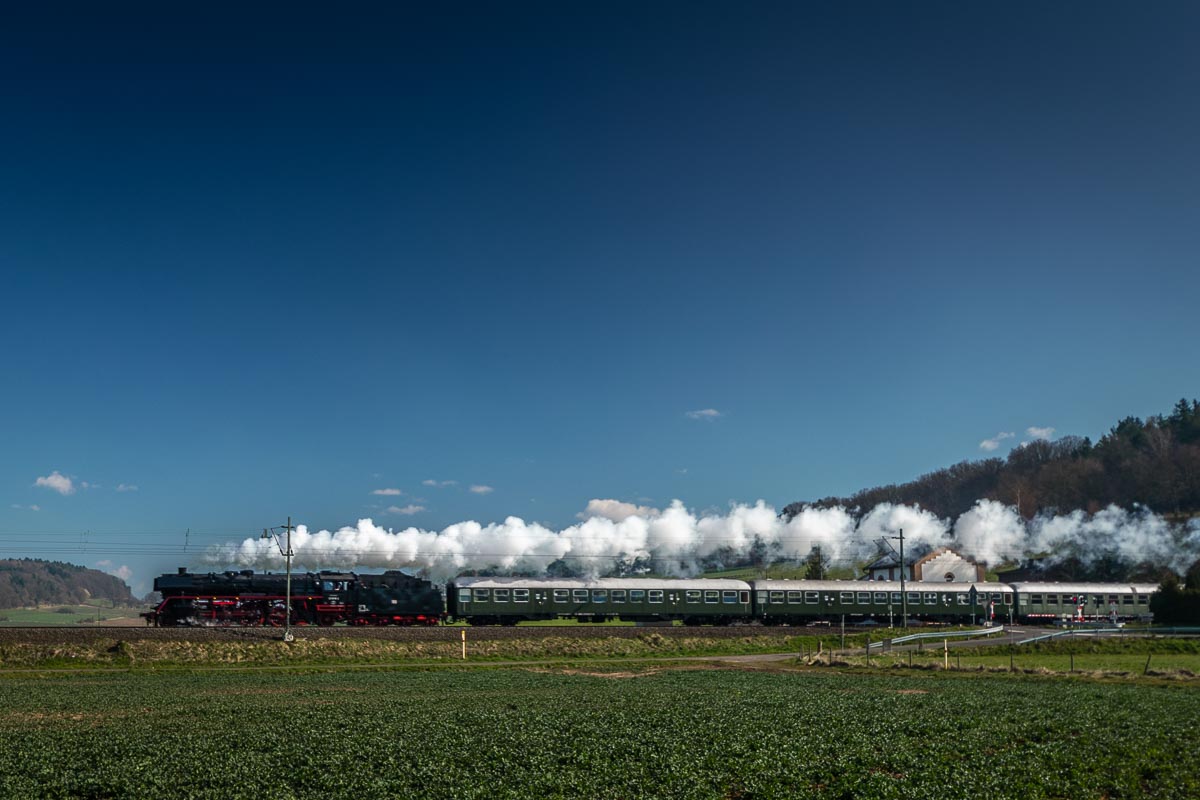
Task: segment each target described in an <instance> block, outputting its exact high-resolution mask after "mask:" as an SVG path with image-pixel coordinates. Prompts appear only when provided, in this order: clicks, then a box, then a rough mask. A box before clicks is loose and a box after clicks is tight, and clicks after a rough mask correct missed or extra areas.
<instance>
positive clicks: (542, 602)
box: [446, 578, 751, 625]
mask: <svg viewBox="0 0 1200 800" xmlns="http://www.w3.org/2000/svg"><path fill="white" fill-rule="evenodd" d="M446 607H447V612H448V614H449V616H450V617H452V618H453V619H456V620H466V621H467V622H469V623H471V624H472V625H515V624H516V623H518V622H521V621H525V620H553V619H576V620H579V621H581V622H606V621H608V620H617V619H620V620H632V621H659V620H682V621H683V622H684V623H686V624H689V625H724V624H729V623H731V622H737V621H742V620H748V619H750V617H751V592H750V584H748V583H746V582H745V581H738V580H728V579H701V580H679V579H671V578H663V579H651V578H601V579H597V580H579V579H569V578H563V579H555V578H457V579H455V580H454V581H453V582H451V583H450V584H448V585H447V586H446Z"/></svg>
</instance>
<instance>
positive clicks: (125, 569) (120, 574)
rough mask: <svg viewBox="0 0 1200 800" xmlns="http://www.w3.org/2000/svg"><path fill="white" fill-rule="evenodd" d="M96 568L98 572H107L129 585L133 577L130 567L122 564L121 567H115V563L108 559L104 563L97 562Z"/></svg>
mask: <svg viewBox="0 0 1200 800" xmlns="http://www.w3.org/2000/svg"><path fill="white" fill-rule="evenodd" d="M95 567H96V569H98V570H103V571H104V572H107V573H108V574H109V575H113V576H115V577H117V578H120V579H121V580H123V581H125V582H126V583H129V579H130V578H132V577H133V570H132V569H130V568H129V566H128V565H126V564H122V565H121V566H119V567H114V566H113V562H111V561H109V560H108V559H107V558H106V559H104V560H103V561H97V562H96V564H95Z"/></svg>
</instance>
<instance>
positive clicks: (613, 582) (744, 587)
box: [450, 577, 750, 592]
mask: <svg viewBox="0 0 1200 800" xmlns="http://www.w3.org/2000/svg"><path fill="white" fill-rule="evenodd" d="M450 583H451V584H452V585H454V586H457V587H458V588H460V589H468V588H470V589H609V590H612V589H647V590H649V589H668V590H671V589H683V590H688V589H700V590H704V589H709V590H712V589H717V590H724V591H739V592H748V591H750V584H748V583H746V582H745V581H737V580H732V579H730V578H696V579H687V578H596V579H595V580H584V579H580V578H488V577H485V578H455V579H454V580H452V581H450Z"/></svg>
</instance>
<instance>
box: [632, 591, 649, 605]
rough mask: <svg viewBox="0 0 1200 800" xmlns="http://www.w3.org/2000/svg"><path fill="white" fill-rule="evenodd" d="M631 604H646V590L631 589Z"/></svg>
mask: <svg viewBox="0 0 1200 800" xmlns="http://www.w3.org/2000/svg"><path fill="white" fill-rule="evenodd" d="M629 602H631V603H644V602H646V590H645V589H630V590H629Z"/></svg>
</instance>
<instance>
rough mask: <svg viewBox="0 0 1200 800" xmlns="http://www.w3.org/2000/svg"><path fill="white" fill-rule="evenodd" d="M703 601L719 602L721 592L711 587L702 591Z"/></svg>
mask: <svg viewBox="0 0 1200 800" xmlns="http://www.w3.org/2000/svg"><path fill="white" fill-rule="evenodd" d="M704 602H706V603H719V602H721V593H720V592H718V591H715V590H713V589H709V590H708V591H706V592H705V593H704Z"/></svg>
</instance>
